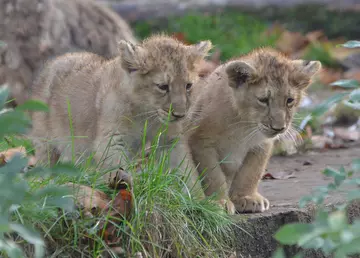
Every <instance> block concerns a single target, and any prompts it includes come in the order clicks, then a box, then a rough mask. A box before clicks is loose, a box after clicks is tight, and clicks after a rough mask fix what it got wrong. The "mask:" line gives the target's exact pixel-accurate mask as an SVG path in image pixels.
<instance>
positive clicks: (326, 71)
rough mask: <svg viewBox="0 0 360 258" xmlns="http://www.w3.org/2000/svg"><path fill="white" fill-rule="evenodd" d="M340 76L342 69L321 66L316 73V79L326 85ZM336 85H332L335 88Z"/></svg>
mask: <svg viewBox="0 0 360 258" xmlns="http://www.w3.org/2000/svg"><path fill="white" fill-rule="evenodd" d="M341 78H342V71H340V70H334V69H330V68H323V69H321V71H320V72H319V73H318V74H317V75H316V80H317V81H318V82H320V83H321V84H323V85H328V84H330V83H332V82H335V81H338V80H340V79H341ZM335 88H336V87H332V89H335Z"/></svg>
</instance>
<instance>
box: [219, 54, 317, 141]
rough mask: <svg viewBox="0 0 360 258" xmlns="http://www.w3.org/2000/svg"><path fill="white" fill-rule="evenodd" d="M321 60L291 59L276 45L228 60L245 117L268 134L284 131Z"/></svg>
mask: <svg viewBox="0 0 360 258" xmlns="http://www.w3.org/2000/svg"><path fill="white" fill-rule="evenodd" d="M320 68H321V63H320V62H319V61H305V60H291V59H288V58H287V57H285V56H284V55H282V54H280V53H278V52H276V51H275V50H273V49H259V50H256V51H254V52H252V53H250V54H248V55H246V56H243V57H240V58H239V59H238V60H232V61H230V62H228V63H227V64H226V68H225V71H226V74H227V76H228V83H229V86H230V87H232V88H233V92H234V95H235V99H236V101H237V105H238V108H239V110H241V111H240V113H241V114H243V115H242V117H244V119H245V120H248V122H249V123H252V124H253V125H254V126H256V128H257V129H258V130H259V131H260V132H262V134H263V135H264V136H265V137H268V138H272V137H274V136H276V135H278V134H280V133H283V132H285V131H286V130H287V129H288V128H289V125H291V121H292V118H293V115H294V113H295V110H296V107H297V106H298V105H299V103H300V101H301V98H302V95H303V94H304V92H305V90H306V88H307V87H308V86H309V84H310V80H311V78H312V77H313V76H314V75H315V73H316V72H318V71H319V70H320Z"/></svg>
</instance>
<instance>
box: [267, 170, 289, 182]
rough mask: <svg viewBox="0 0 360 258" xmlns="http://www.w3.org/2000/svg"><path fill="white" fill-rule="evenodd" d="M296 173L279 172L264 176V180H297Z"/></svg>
mask: <svg viewBox="0 0 360 258" xmlns="http://www.w3.org/2000/svg"><path fill="white" fill-rule="evenodd" d="M295 177H296V176H295V173H294V172H285V171H278V172H272V173H266V174H265V175H264V176H263V178H262V179H263V180H266V179H289V178H295Z"/></svg>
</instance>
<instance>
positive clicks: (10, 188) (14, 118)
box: [0, 87, 74, 258]
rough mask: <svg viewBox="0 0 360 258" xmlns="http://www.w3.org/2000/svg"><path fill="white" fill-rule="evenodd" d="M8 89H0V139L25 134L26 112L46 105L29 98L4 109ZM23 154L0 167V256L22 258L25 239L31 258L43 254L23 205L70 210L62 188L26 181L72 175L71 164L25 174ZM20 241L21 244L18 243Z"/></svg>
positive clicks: (42, 248)
mask: <svg viewBox="0 0 360 258" xmlns="http://www.w3.org/2000/svg"><path fill="white" fill-rule="evenodd" d="M8 95H9V92H8V89H7V88H6V87H2V88H0V110H1V111H0V138H1V139H4V138H5V137H7V136H9V135H10V136H11V137H13V136H14V135H15V134H21V133H25V132H26V130H27V129H28V128H29V126H30V125H31V122H30V119H29V117H28V115H27V114H26V113H25V112H24V111H25V110H27V111H43V110H46V106H45V105H44V104H42V103H40V102H36V101H28V102H26V103H24V104H23V105H21V106H18V107H17V108H16V109H5V108H4V106H5V104H6V101H7V98H8ZM27 164H28V159H27V158H26V157H23V156H20V155H15V156H14V157H13V158H12V159H11V160H9V161H7V163H6V164H4V165H2V166H1V167H0V256H1V257H4V255H6V256H8V257H10V258H19V257H25V255H24V252H23V251H22V249H21V248H20V245H21V244H22V243H23V241H24V240H25V241H26V242H27V243H29V244H32V245H34V253H33V254H32V256H31V257H36V258H40V257H44V253H45V249H44V247H45V243H44V240H43V238H42V237H41V236H40V234H39V233H37V231H36V230H35V228H34V227H33V226H30V224H27V223H25V222H24V221H23V220H22V219H21V213H22V209H23V207H24V205H33V206H37V207H38V208H39V209H42V210H44V209H55V208H62V209H71V208H72V206H73V202H72V199H71V198H66V197H64V196H66V195H67V194H68V192H67V191H66V189H64V188H60V187H58V186H52V185H48V186H45V187H43V188H41V189H37V190H33V189H32V188H31V187H30V184H29V181H32V180H36V179H37V177H39V176H41V177H46V176H52V175H53V174H56V172H57V171H59V170H61V173H66V172H68V173H70V174H73V172H74V169H72V167H71V166H64V165H59V166H58V167H57V168H54V169H51V170H50V169H42V168H40V167H39V168H36V169H34V170H31V171H29V172H27V173H25V174H24V173H23V169H24V168H26V167H27ZM19 243H20V244H19Z"/></svg>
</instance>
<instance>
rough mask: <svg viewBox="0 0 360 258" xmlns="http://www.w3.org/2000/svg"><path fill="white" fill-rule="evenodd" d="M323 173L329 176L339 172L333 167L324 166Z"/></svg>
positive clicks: (336, 174)
mask: <svg viewBox="0 0 360 258" xmlns="http://www.w3.org/2000/svg"><path fill="white" fill-rule="evenodd" d="M323 174H324V175H325V176H329V177H336V176H338V175H341V174H340V172H339V171H338V170H336V169H334V168H325V169H324V171H323Z"/></svg>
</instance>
